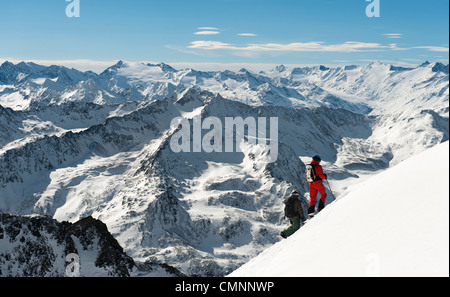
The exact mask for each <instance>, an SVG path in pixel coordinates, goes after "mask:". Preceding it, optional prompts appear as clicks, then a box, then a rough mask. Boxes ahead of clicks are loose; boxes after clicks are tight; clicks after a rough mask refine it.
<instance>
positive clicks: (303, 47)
mask: <svg viewBox="0 0 450 297" xmlns="http://www.w3.org/2000/svg"><path fill="white" fill-rule="evenodd" d="M188 48H194V49H203V50H237V51H266V52H267V51H294V52H316V51H317V52H347V53H348V52H363V51H380V50H385V49H388V48H390V47H389V46H383V45H381V44H379V43H365V42H354V41H348V42H345V43H342V44H331V45H327V44H325V43H324V42H306V43H302V42H297V43H289V44H280V43H265V44H249V45H247V46H234V45H231V44H229V43H224V42H221V41H193V42H191V45H190V46H188Z"/></svg>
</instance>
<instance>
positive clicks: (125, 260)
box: [0, 214, 185, 277]
mask: <svg viewBox="0 0 450 297" xmlns="http://www.w3.org/2000/svg"><path fill="white" fill-rule="evenodd" d="M0 223H1V224H0V277H10V276H13V277H17V276H18V277H30V276H31V277H64V276H82V277H84V276H89V277H92V276H99V277H105V276H115V277H127V276H174V277H179V276H185V275H183V274H182V273H181V272H179V271H178V270H177V269H176V268H174V267H170V266H168V265H160V264H156V263H150V262H146V263H137V262H135V261H134V260H133V259H132V258H131V257H129V256H128V255H126V254H125V253H124V251H123V248H122V247H121V246H120V245H119V243H118V242H117V240H116V239H114V237H113V236H112V235H111V234H110V233H109V232H108V229H107V227H106V225H105V224H103V223H102V222H101V221H99V220H96V219H94V218H92V217H86V218H83V219H82V220H80V221H78V222H76V223H73V224H72V223H69V222H58V221H56V220H54V219H52V218H50V217H45V216H38V215H33V216H17V215H9V214H0Z"/></svg>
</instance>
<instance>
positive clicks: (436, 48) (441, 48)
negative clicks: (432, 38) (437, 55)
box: [414, 46, 449, 53]
mask: <svg viewBox="0 0 450 297" xmlns="http://www.w3.org/2000/svg"><path fill="white" fill-rule="evenodd" d="M414 48H419V49H427V50H429V51H430V52H442V53H448V52H449V50H448V47H444V46H415V47H414Z"/></svg>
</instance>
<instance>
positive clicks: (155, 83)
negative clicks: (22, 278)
mask: <svg viewBox="0 0 450 297" xmlns="http://www.w3.org/2000/svg"><path fill="white" fill-rule="evenodd" d="M448 88H449V73H448V65H443V64H440V63H428V62H426V63H424V64H422V65H420V66H418V67H415V68H402V67H396V66H392V65H385V64H382V63H379V62H376V63H371V64H369V65H365V66H345V67H339V68H328V67H325V66H317V67H304V68H288V67H285V66H282V65H281V66H278V67H276V68H275V69H273V70H271V71H267V72H259V73H256V72H251V71H248V70H246V69H241V70H240V71H238V72H232V71H197V70H193V69H183V70H176V69H174V68H172V67H171V66H169V65H167V64H164V63H159V64H149V63H132V62H123V61H120V62H118V63H116V64H115V65H113V66H111V67H109V68H108V69H106V70H105V71H104V72H102V73H100V74H96V73H94V72H89V71H88V72H81V71H78V70H76V69H68V68H66V67H63V66H50V67H45V66H41V65H37V64H34V63H30V62H28V63H26V62H22V63H19V64H12V63H10V62H5V63H3V64H2V65H1V66H0V173H1V175H0V212H2V213H8V214H11V215H14V216H15V217H14V218H15V219H17V220H18V221H21V222H23V221H26V220H28V219H29V216H32V218H33V219H34V220H48V221H49V224H53V225H55V224H56V225H57V224H74V225H76V224H78V222H83V220H85V219H86V218H91V220H95V221H99V222H100V221H101V222H102V224H103V223H104V224H105V226H107V230H108V232H109V233H110V235H111V237H113V238H114V239H115V240H117V243H118V245H120V246H121V247H122V248H123V253H118V254H117V256H116V257H119V258H121V257H129V259H131V260H130V261H133V263H132V264H127V265H128V266H127V267H128V268H127V269H128V270H127V271H126V272H124V271H125V270H123V269H122V270H121V271H122V273H124V274H126V275H135V274H136V273H134V272H133V271H136V269H135V270H133V265H137V266H139V265H140V266H139V267H141V268H140V269H141V270H145V269H143V268H142V267H144V266H145V265H147V266H145V267H150V266H149V265H159V266H158V267H159V268H158V269H157V270H156V271H162V272H161V274H162V275H165V274H167V273H166V271H167V270H164V269H162V268H161V267H171V268H173V270H171V271H172V272H174V271H176V272H174V273H173V274H174V275H176V274H179V275H181V274H182V275H202V276H223V275H226V274H228V273H230V272H232V271H234V270H235V269H236V268H238V267H239V266H241V265H242V264H244V263H246V262H247V261H248V260H249V259H251V258H252V257H254V256H256V255H257V254H259V253H260V252H261V251H263V250H265V249H266V248H268V247H269V246H272V245H273V244H274V243H275V242H276V241H277V235H278V234H279V232H280V231H281V230H282V228H283V227H284V226H285V225H286V223H287V222H286V219H285V218H284V213H283V207H284V205H283V200H284V197H286V195H288V194H289V193H290V192H291V191H292V190H293V189H298V190H299V191H300V192H301V195H302V202H303V205H304V206H305V208H306V205H307V203H308V199H309V194H308V193H307V192H308V186H307V184H306V183H305V182H304V170H305V165H304V164H305V163H306V162H309V161H310V158H311V156H312V155H315V154H319V155H321V156H322V159H323V160H324V161H323V166H324V170H325V171H326V172H327V174H328V176H329V179H330V184H331V186H332V188H333V192H331V191H330V195H329V197H330V198H329V201H328V203H331V202H332V201H334V200H335V198H337V197H338V196H339V194H340V193H341V192H344V191H345V189H347V187H348V186H349V185H350V184H353V183H357V182H359V181H360V180H363V179H365V178H366V177H367V176H371V175H374V174H376V173H378V172H381V171H383V170H385V169H387V168H389V167H392V166H394V165H396V164H398V163H401V162H402V161H403V160H405V159H407V158H409V157H410V156H412V155H415V154H418V153H420V152H422V151H425V150H426V149H428V148H431V147H433V146H436V145H437V144H439V143H442V142H445V141H447V140H448V138H449V136H448V133H449V132H448V130H449V118H448V116H449V115H448V112H449V109H448V95H449V89H448ZM198 116H200V117H201V118H203V119H204V118H208V117H214V118H217V119H219V120H220V121H222V122H223V123H224V122H225V119H226V118H230V117H242V118H254V119H257V118H266V119H268V118H271V117H276V118H277V119H278V158H277V161H276V162H272V163H270V162H268V147H267V146H266V145H264V144H259V143H258V144H253V143H251V142H249V141H244V142H241V143H236V139H235V138H233V139H234V142H235V143H234V145H237V146H238V147H240V149H241V151H235V152H222V153H206V152H200V153H193V152H192V153H188V152H181V153H175V152H174V151H173V150H172V149H171V146H170V141H171V139H172V137H173V136H174V135H175V134H176V133H177V132H178V131H179V127H177V126H173V125H171V122H172V120H173V119H175V118H180V117H182V118H185V119H187V120H188V122H189V123H190V124H191V126H193V125H194V121H195V117H198ZM267 128H269V127H267ZM268 130H269V129H268ZM207 131H208V129H205V128H204V130H203V132H202V133H203V134H202V135H203V136H204V135H205V134H206V132H207ZM224 132H225V131H224ZM222 135H225V133H223V134H222ZM191 136H192V135H191ZM223 137H225V136H223ZM189 141H190V145H191V147H192V146H193V145H194V144H193V141H194V137H190V140H189ZM11 215H8V217H7V218H8V222H10V221H11V217H10V216H11ZM4 216H5V218H6V216H7V215H6V214H5V215H4ZM94 218H95V219H94ZM53 220H54V221H53ZM64 222H66V223H64ZM23 224H25V223H23ZM2 225H3V226H5V225H6V223H5V222H2ZM53 225H52V226H53ZM64 226H66V225H64ZM0 227H1V226H0ZM21 228H25V227H21ZM26 228H28V229H30V227H26ZM54 228H56V227H54ZM58 228H60V227H58ZM61 228H62V227H61ZM64 228H67V227H64ZM3 229H5V227H3ZM65 230H66V229H65ZM104 236H106V235H104ZM8 238H10V240H9V242H10V244H9V245H8V246H7V247H5V248H8V249H12V248H13V247H12V246H15V245H19V243H18V242H17V241H18V240H19V241H20V239H19V238H18V237H17V236H16V237H14V239H13V238H12V237H9V235H8ZM4 244H5V243H4V241H3V243H2V240H0V246H2V248H3V247H4ZM92 249H93V248H92V247H91V250H92ZM19 250H20V249H19ZM63 250H64V249H63ZM80 253H81V252H80ZM58 257H62V256H58ZM89 257H91V258H93V257H94V256H89ZM127 259H128V258H127ZM81 260H82V259H81ZM127 261H128V260H127ZM127 263H128V262H127ZM130 263H131V262H130ZM136 263H137V264H136ZM144 264H145V265H144ZM1 265H3V266H1ZM23 265H25V264H23ZM26 265H28V264H26ZM164 265H165V266H164ZM2 267H3V268H2ZM5 267H7V263H1V262H0V269H1V270H3V271H6V270H5V269H6V268H5ZM25 267H29V266H20V265H18V266H17V265H16V266H15V268H14V269H13V270H14V271H13V270H11V269H9V270H7V271H8V272H7V273H9V274H17V275H23V274H24V269H26V268H25ZM114 267H115V266H114ZM55 269H56V268H55ZM58 269H59V270H52V269H49V271H59V272H54V274H58V273H60V271H61V268H58ZM111 269H115V268H111ZM82 271H83V270H82ZM84 273H85V275H92V274H95V275H97V274H98V271H97V270H95V271H94V270H84ZM142 273H143V274H145V272H142ZM50 274H51V273H50ZM110 274H112V275H115V274H114V273H110ZM155 274H157V273H156V272H155ZM155 274H152V275H155ZM169 275H170V273H169Z"/></svg>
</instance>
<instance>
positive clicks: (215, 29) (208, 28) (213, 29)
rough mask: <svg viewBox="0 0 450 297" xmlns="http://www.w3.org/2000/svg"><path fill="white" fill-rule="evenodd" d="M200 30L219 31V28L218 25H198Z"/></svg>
mask: <svg viewBox="0 0 450 297" xmlns="http://www.w3.org/2000/svg"><path fill="white" fill-rule="evenodd" d="M197 29H199V30H207V31H218V30H219V28H216V27H198V28H197Z"/></svg>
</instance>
